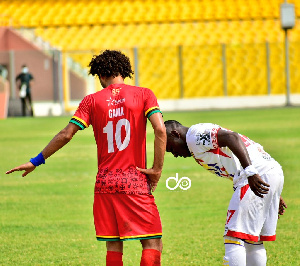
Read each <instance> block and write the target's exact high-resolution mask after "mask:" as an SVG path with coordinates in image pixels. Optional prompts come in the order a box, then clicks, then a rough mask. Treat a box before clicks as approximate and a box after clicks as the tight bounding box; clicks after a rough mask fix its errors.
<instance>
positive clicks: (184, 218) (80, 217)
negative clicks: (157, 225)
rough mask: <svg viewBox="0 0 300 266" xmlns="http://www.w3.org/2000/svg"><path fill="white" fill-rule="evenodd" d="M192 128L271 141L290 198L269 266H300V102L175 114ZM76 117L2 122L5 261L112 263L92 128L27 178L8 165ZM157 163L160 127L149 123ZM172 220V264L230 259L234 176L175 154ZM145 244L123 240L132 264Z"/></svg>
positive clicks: (168, 213)
mask: <svg viewBox="0 0 300 266" xmlns="http://www.w3.org/2000/svg"><path fill="white" fill-rule="evenodd" d="M164 119H165V120H168V119H176V120H178V121H180V122H182V123H183V124H184V125H187V126H190V125H192V124H196V123H200V122H213V123H217V124H220V125H221V126H223V127H226V128H230V129H232V130H234V131H237V132H239V133H242V134H245V135H246V136H248V137H250V138H251V139H253V140H255V141H257V142H259V143H260V144H262V145H263V146H264V148H265V150H266V151H267V152H269V153H270V154H271V155H272V156H273V157H274V158H275V159H276V160H278V161H279V162H280V164H281V165H282V167H283V170H284V173H285V186H284V190H283V194H282V195H283V197H284V199H285V201H286V203H287V204H288V209H287V211H286V213H285V215H284V216H282V217H281V218H280V219H279V222H278V227H277V241H275V242H272V243H266V248H267V254H268V265H299V258H300V243H299V240H300V239H299V237H300V231H299V228H300V192H299V189H300V185H299V178H300V159H299V158H300V108H275V109H251V110H226V111H202V112H180V113H179V112H176V113H175V112H170V113H165V114H164ZM68 121H69V117H49V118H13V119H7V120H2V121H0V151H1V152H0V254H1V255H0V265H49V264H55V265H104V261H105V254H106V251H105V244H104V243H103V242H97V241H96V239H95V233H94V225H93V215H92V204H93V186H94V180H95V175H96V169H97V161H96V147H95V141H94V138H93V134H92V128H88V129H86V130H84V131H81V132H79V133H77V134H76V136H75V137H74V138H73V140H72V141H71V142H70V143H69V144H68V145H67V146H66V147H64V148H63V149H62V150H60V151H58V152H57V153H56V154H55V155H54V156H52V157H51V158H49V159H48V160H47V162H46V165H42V166H40V167H39V168H38V169H36V171H35V172H33V173H32V174H30V175H28V176H27V177H26V178H22V177H21V173H19V172H16V173H13V174H11V175H5V171H6V170H9V169H11V168H12V167H14V166H17V165H19V164H21V163H24V162H27V161H28V160H29V158H31V157H34V156H36V155H37V154H38V153H39V152H40V151H41V150H42V148H43V147H44V146H45V145H46V144H47V143H48V142H49V141H50V140H51V139H52V137H53V136H54V135H55V134H56V133H57V132H58V131H59V130H60V129H62V128H63V127H64V126H65V125H66V124H67V123H68ZM147 148H148V160H149V161H148V165H149V166H150V165H151V164H152V158H153V131H152V130H151V126H150V125H149V124H148V134H147ZM176 173H178V174H179V177H182V176H187V177H189V178H190V179H191V180H192V185H191V188H190V189H189V190H187V191H183V190H180V188H177V189H176V190H174V191H170V190H168V189H167V188H166V184H165V181H166V179H167V178H168V177H170V176H175V174H176ZM154 194H155V197H156V203H157V205H158V208H159V211H160V214H161V218H162V223H163V243H164V250H163V255H162V264H163V265H222V259H223V254H224V247H223V238H222V234H223V230H224V223H225V218H226V212H227V206H228V203H229V200H230V198H231V194H232V182H230V181H229V180H225V179H222V178H219V177H216V176H214V175H212V174H211V173H209V172H208V171H206V170H204V169H202V168H201V167H200V166H199V165H198V164H196V163H195V161H194V160H193V159H192V158H187V159H183V158H177V159H176V158H174V157H172V155H171V154H166V158H165V164H164V171H163V175H162V177H161V181H160V184H159V186H158V188H157V190H156V192H155V193H154ZM140 255H141V245H140V243H139V242H138V241H127V242H125V243H124V265H139V261H140Z"/></svg>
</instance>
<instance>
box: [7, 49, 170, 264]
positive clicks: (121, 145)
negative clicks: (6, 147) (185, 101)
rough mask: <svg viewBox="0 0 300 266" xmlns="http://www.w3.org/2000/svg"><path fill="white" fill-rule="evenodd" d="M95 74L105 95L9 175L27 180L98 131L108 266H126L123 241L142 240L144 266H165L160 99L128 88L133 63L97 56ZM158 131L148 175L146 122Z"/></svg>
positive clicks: (99, 206) (98, 205) (92, 98)
mask: <svg viewBox="0 0 300 266" xmlns="http://www.w3.org/2000/svg"><path fill="white" fill-rule="evenodd" d="M89 66H90V74H92V75H97V76H98V77H99V80H100V82H101V85H102V87H103V88H104V89H103V90H101V91H99V92H96V93H94V94H91V95H88V96H86V97H85V98H84V99H83V100H82V101H81V103H80V104H79V107H78V109H77V111H76V112H75V114H74V116H73V117H72V119H71V120H70V123H69V124H68V125H67V126H66V128H64V129H63V130H62V131H60V132H59V133H58V134H57V135H56V136H55V137H54V138H53V139H52V140H51V141H50V143H49V144H48V145H47V146H46V147H45V148H44V150H43V151H42V152H41V153H40V154H39V155H38V156H37V157H35V158H32V159H31V160H30V162H28V163H26V164H23V165H21V166H19V167H16V168H14V169H12V170H10V171H8V172H7V173H12V172H14V171H22V170H25V172H24V173H23V176H26V175H27V174H28V173H30V172H31V171H33V170H34V169H35V167H36V166H38V165H40V164H42V163H45V159H47V158H48V157H49V156H51V155H52V154H53V153H55V152H56V151H57V150H58V149H60V148H61V147H63V146H64V145H65V144H67V143H68V142H69V141H70V140H71V139H72V137H73V136H74V134H75V133H76V132H77V131H78V130H83V129H85V128H87V127H88V126H89V125H92V126H93V130H94V137H95V140H96V144H97V152H98V173H97V177H96V183H95V194H94V195H95V196H94V222H95V230H96V237H97V239H98V240H99V241H106V247H107V255H106V265H123V262H122V254H123V241H124V240H140V242H141V244H142V247H143V252H142V258H141V265H160V261H161V251H162V241H161V237H162V226H161V220H160V217H159V213H158V210H157V206H156V204H155V201H154V197H153V195H152V193H151V192H152V191H154V190H155V188H156V186H157V183H158V181H159V178H160V175H161V171H162V167H163V161H164V154H165V149H166V131H165V126H164V122H163V119H162V114H161V112H160V109H159V106H158V103H157V99H156V97H155V95H154V94H153V92H152V91H151V90H149V89H147V88H142V87H136V86H130V85H126V84H124V79H125V78H126V77H129V78H131V76H132V74H133V71H132V69H131V65H130V61H129V58H128V57H126V56H125V55H124V54H122V53H121V52H119V51H112V50H106V51H104V52H103V53H102V54H100V55H98V56H94V57H93V59H92V60H91V62H90V64H89ZM147 119H149V120H150V122H151V125H152V127H153V129H154V134H155V140H154V162H153V167H152V168H150V169H146V122H147Z"/></svg>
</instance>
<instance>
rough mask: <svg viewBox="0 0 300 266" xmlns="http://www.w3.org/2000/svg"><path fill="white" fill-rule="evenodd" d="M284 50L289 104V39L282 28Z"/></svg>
mask: <svg viewBox="0 0 300 266" xmlns="http://www.w3.org/2000/svg"><path fill="white" fill-rule="evenodd" d="M284 50H285V75H286V77H285V84H286V85H285V86H286V106H291V97H290V94H291V89H290V60H289V40H288V30H287V29H284Z"/></svg>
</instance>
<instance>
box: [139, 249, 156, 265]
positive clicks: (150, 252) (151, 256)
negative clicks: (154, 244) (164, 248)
mask: <svg viewBox="0 0 300 266" xmlns="http://www.w3.org/2000/svg"><path fill="white" fill-rule="evenodd" d="M160 258H161V253H160V252H159V251H158V250H156V249H144V250H143V252H142V259H141V266H153V265H157V266H159V265H161V264H160Z"/></svg>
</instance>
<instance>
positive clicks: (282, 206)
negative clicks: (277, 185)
mask: <svg viewBox="0 0 300 266" xmlns="http://www.w3.org/2000/svg"><path fill="white" fill-rule="evenodd" d="M286 208H287V205H286V203H285V202H284V200H283V198H282V197H281V196H280V200H279V209H278V219H279V218H280V216H279V215H283V214H284V212H285V209H286Z"/></svg>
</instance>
